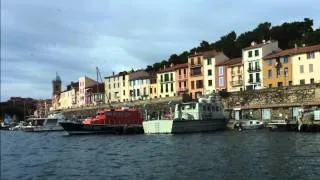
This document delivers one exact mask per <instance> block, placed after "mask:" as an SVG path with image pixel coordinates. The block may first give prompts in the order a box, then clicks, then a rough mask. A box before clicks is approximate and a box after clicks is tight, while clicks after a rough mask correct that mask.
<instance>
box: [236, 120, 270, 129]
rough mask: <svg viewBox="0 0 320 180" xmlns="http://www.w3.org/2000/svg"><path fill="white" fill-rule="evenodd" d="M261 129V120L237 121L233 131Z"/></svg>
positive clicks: (262, 124) (262, 125)
mask: <svg viewBox="0 0 320 180" xmlns="http://www.w3.org/2000/svg"><path fill="white" fill-rule="evenodd" d="M263 127H264V123H263V121H261V120H253V119H252V120H239V121H238V122H236V123H235V129H237V130H238V131H242V130H254V129H262V128H263Z"/></svg>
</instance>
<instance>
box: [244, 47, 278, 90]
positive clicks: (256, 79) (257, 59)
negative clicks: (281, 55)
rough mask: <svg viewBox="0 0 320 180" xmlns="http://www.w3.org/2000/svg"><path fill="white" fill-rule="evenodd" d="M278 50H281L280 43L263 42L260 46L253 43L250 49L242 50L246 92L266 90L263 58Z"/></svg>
mask: <svg viewBox="0 0 320 180" xmlns="http://www.w3.org/2000/svg"><path fill="white" fill-rule="evenodd" d="M277 50H279V48H278V41H263V42H262V43H260V44H256V43H255V42H252V43H251V46H250V47H247V48H244V49H243V50H242V60H243V68H244V86H245V89H246V90H253V89H261V88H264V87H263V77H262V69H263V64H262V62H263V60H262V58H263V57H265V56H266V55H268V54H270V53H271V52H274V51H277Z"/></svg>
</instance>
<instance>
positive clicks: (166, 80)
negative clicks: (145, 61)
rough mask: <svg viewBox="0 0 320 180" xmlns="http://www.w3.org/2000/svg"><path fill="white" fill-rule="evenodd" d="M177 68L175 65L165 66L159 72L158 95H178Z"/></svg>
mask: <svg viewBox="0 0 320 180" xmlns="http://www.w3.org/2000/svg"><path fill="white" fill-rule="evenodd" d="M175 79H176V69H175V67H174V66H171V67H168V68H164V69H163V70H161V71H159V72H158V73H157V82H158V83H157V84H158V96H159V98H163V97H173V96H175V95H176V84H175Z"/></svg>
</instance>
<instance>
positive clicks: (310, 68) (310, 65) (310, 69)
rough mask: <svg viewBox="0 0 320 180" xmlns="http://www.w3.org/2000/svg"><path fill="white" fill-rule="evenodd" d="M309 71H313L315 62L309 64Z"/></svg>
mask: <svg viewBox="0 0 320 180" xmlns="http://www.w3.org/2000/svg"><path fill="white" fill-rule="evenodd" d="M309 72H311V73H312V72H313V64H309Z"/></svg>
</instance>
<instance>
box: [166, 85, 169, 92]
mask: <svg viewBox="0 0 320 180" xmlns="http://www.w3.org/2000/svg"><path fill="white" fill-rule="evenodd" d="M168 91H169V87H168V84H166V92H168Z"/></svg>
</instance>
